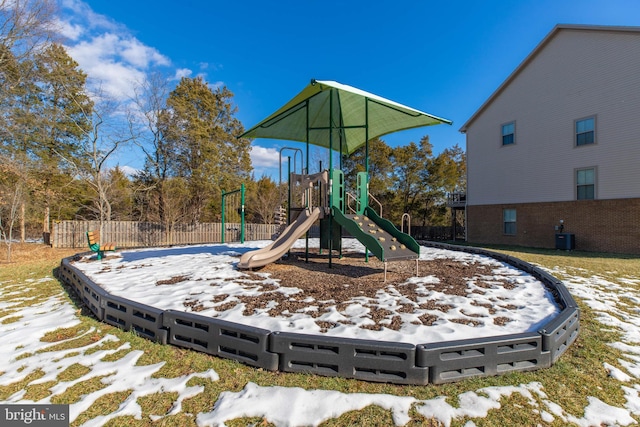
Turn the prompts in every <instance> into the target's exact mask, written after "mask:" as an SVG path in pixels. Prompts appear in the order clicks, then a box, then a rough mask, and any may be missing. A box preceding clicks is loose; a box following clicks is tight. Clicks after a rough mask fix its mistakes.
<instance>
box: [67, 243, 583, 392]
mask: <svg viewBox="0 0 640 427" xmlns="http://www.w3.org/2000/svg"><path fill="white" fill-rule="evenodd" d="M422 244H423V245H425V246H431V247H435V248H442V249H449V250H453V251H463V252H467V253H472V254H478V255H485V256H488V257H491V258H494V259H496V260H498V261H501V262H505V263H507V264H509V265H512V266H513V267H515V268H517V269H519V270H522V271H525V272H527V273H529V274H531V275H533V276H534V277H535V278H536V279H538V280H540V281H541V282H542V283H543V284H544V285H545V287H546V288H547V289H548V290H549V291H550V292H551V294H552V295H553V297H554V299H555V300H556V302H557V303H558V304H559V305H560V307H561V308H562V310H561V312H560V313H559V314H558V315H557V316H555V317H554V318H553V319H551V320H550V321H549V322H547V323H546V324H544V325H543V326H542V327H541V328H540V330H539V331H535V332H527V333H522V334H512V335H503V336H493V337H483V338H475V339H468V340H454V341H446V342H438V343H423V344H417V345H414V344H408V343H399V342H384V341H374V340H360V339H352V338H341V337H329V336H321V335H308V334H296V333H291V332H278V331H275V332H272V331H269V330H267V329H261V328H256V327H253V326H247V325H243V324H238V323H233V322H228V321H224V320H220V319H217V318H213V317H207V316H203V315H199V314H196V313H189V312H182V311H177V310H162V309H158V308H155V307H151V306H148V305H144V304H141V303H138V302H136V301H131V300H129V299H126V298H123V297H120V296H116V295H111V294H109V293H108V292H106V291H105V290H104V289H102V288H101V287H100V286H98V285H97V284H95V283H94V282H93V281H92V280H90V279H89V278H88V277H87V276H86V275H85V274H84V273H82V272H81V271H79V270H78V269H77V268H75V267H74V266H73V265H72V264H71V260H72V259H73V258H75V257H70V258H65V259H63V260H62V262H61V267H60V270H59V272H60V273H59V275H60V278H61V280H63V281H64V282H65V283H66V284H67V285H69V286H70V287H72V288H73V290H74V291H75V292H76V293H77V294H78V296H79V297H80V298H81V299H82V301H83V302H84V303H85V304H86V305H87V307H88V308H89V310H91V312H92V313H93V314H94V315H95V316H96V318H98V319H99V320H101V321H104V322H106V323H109V324H111V325H113V326H116V327H120V328H122V329H125V330H131V331H134V332H136V333H138V334H139V335H141V336H144V337H146V338H149V339H151V340H154V341H157V342H159V343H162V344H172V345H176V346H180V347H186V348H190V349H193V350H197V351H201V352H204V353H208V354H211V355H215V356H220V357H224V358H228V359H233V360H237V361H239V362H242V363H245V364H247V365H250V366H255V367H259V368H263V369H267V370H271V371H275V370H280V371H282V372H304V373H311V374H317V375H324V376H338V377H344V378H353V379H358V380H364V381H374V382H387V383H395V384H414V385H424V384H427V383H433V384H442V383H448V382H454V381H460V380H464V379H466V378H474V377H485V376H493V375H501V374H505V373H508V372H516V371H531V370H536V369H542V368H548V367H550V366H552V365H553V364H554V363H555V362H556V361H557V360H558V358H559V357H560V356H561V355H562V354H563V353H564V352H565V351H567V349H568V348H569V346H570V345H571V344H572V343H573V342H574V341H575V340H576V339H577V337H578V333H579V331H580V311H579V309H578V306H577V304H576V302H575V300H574V299H573V297H572V296H571V294H570V293H569V291H568V290H567V289H566V287H565V286H564V284H563V283H562V282H561V281H560V280H558V279H557V278H555V277H553V275H551V274H549V273H548V272H546V271H544V270H542V269H540V268H538V267H536V266H534V265H532V264H530V263H527V262H525V261H522V260H520V259H518V258H514V257H512V256H509V255H505V254H502V253H498V252H493V251H488V250H485V249H482V248H476V247H467V246H455V245H448V244H444V243H435V242H423V243H422Z"/></svg>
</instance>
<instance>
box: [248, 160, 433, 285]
mask: <svg viewBox="0 0 640 427" xmlns="http://www.w3.org/2000/svg"><path fill="white" fill-rule="evenodd" d="M367 187H368V185H367V174H366V172H360V173H358V176H357V190H356V194H357V196H356V197H355V198H356V202H357V203H356V208H355V209H354V210H353V212H351V213H347V212H346V210H347V206H346V204H345V200H346V191H345V185H344V174H343V173H342V171H341V170H339V169H332V170H330V171H328V170H324V171H322V172H320V173H316V174H296V173H290V174H289V197H288V198H289V209H288V211H289V215H288V217H289V219H290V223H289V225H288V226H287V228H285V230H284V231H283V232H282V233H281V234H280V236H278V237H277V238H276V239H275V241H274V242H273V243H271V244H270V245H268V246H266V247H264V248H261V249H258V250H255V251H251V252H247V253H245V254H244V255H242V257H241V258H240V262H239V263H238V268H240V269H251V268H256V267H262V266H264V265H267V264H269V263H272V262H275V261H277V260H278V259H280V258H281V257H282V256H283V255H284V254H285V253H287V251H289V249H290V248H291V246H293V244H294V243H295V242H296V240H298V239H299V238H301V237H302V236H303V235H305V234H306V233H307V231H308V230H309V228H311V226H312V225H313V224H314V223H315V222H316V221H318V220H319V221H320V249H327V250H329V253H331V251H333V250H337V251H340V253H341V252H342V229H344V230H346V231H347V232H349V234H351V235H352V236H353V237H355V238H356V239H358V240H359V241H360V243H362V244H363V245H364V246H365V248H366V250H367V253H368V252H371V253H372V254H373V255H374V256H375V257H376V258H378V259H379V260H380V261H382V262H384V265H385V280H386V270H387V262H389V261H402V260H414V259H415V260H416V270H417V265H418V264H417V259H418V257H419V256H420V246H419V245H418V243H417V242H416V241H415V240H414V239H413V238H412V237H411V236H409V235H408V234H405V233H403V232H401V231H399V230H398V229H397V228H396V227H395V226H394V225H393V224H392V223H391V222H389V221H387V220H385V219H383V218H381V217H380V216H379V215H378V214H377V213H376V212H375V210H373V209H372V208H371V207H369V204H368V189H367ZM297 199H298V200H299V201H300V202H299V203H296V200H297ZM306 253H307V256H308V245H307V248H306ZM416 273H417V271H416Z"/></svg>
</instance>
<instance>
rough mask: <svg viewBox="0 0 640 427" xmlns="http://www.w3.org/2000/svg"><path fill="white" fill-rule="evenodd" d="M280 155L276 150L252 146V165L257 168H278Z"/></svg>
mask: <svg viewBox="0 0 640 427" xmlns="http://www.w3.org/2000/svg"><path fill="white" fill-rule="evenodd" d="M279 159H280V154H279V152H278V150H276V149H275V148H264V147H260V146H258V145H252V146H251V163H252V164H253V166H254V167H255V168H277V167H278V160H279Z"/></svg>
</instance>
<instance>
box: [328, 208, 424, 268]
mask: <svg viewBox="0 0 640 427" xmlns="http://www.w3.org/2000/svg"><path fill="white" fill-rule="evenodd" d="M333 218H334V219H335V220H336V222H337V223H338V224H340V225H341V226H342V227H343V228H344V229H345V230H347V231H348V232H349V233H350V234H351V235H352V236H353V237H355V238H356V239H358V240H359V241H360V243H362V244H363V245H364V246H365V247H366V248H367V249H368V250H369V251H370V252H371V253H372V254H373V255H374V256H375V257H376V258H378V259H379V260H380V261H401V260H409V259H418V257H419V256H420V245H418V243H417V242H416V241H415V240H414V239H413V237H411V236H409V235H408V234H405V233H402V232H401V231H399V230H398V229H397V228H396V227H395V226H394V225H393V224H392V223H391V222H390V221H389V220H386V219H384V218H381V217H380V216H379V215H378V214H377V213H376V212H375V211H374V210H373V209H371V208H370V207H368V206H367V207H366V208H365V209H364V214H362V215H359V214H343V213H342V212H340V210H339V209H335V208H334V209H333Z"/></svg>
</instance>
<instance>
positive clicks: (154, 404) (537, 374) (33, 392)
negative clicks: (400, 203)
mask: <svg viewBox="0 0 640 427" xmlns="http://www.w3.org/2000/svg"><path fill="white" fill-rule="evenodd" d="M490 249H492V250H496V251H501V252H505V253H508V254H510V255H513V256H516V257H518V258H521V259H523V260H525V261H528V262H532V263H535V264H538V265H541V266H543V267H546V268H554V267H556V266H558V267H561V268H562V269H563V270H564V271H567V272H568V274H572V275H579V276H583V277H590V276H592V275H598V276H600V277H603V278H608V279H611V280H613V279H615V278H616V277H629V278H636V279H638V278H640V260H639V259H638V258H637V257H625V256H612V255H609V254H589V253H578V252H569V253H567V252H558V251H549V250H547V251H545V250H527V249H522V248H505V247H493V248H490ZM62 256H68V255H66V254H64V255H62ZM62 256H59V257H58V258H56V257H55V256H52V257H49V258H47V259H41V258H39V259H35V260H27V261H23V262H14V263H12V264H4V265H2V266H0V288H3V287H6V286H11V287H12V290H17V289H18V287H16V286H14V285H19V284H24V283H26V284H27V285H28V286H25V288H27V289H28V290H26V291H25V293H24V294H21V295H20V296H19V297H21V298H22V297H24V296H25V295H26V296H33V297H38V298H42V297H47V296H51V295H57V294H60V293H61V292H64V293H65V294H68V296H67V297H66V298H68V299H69V301H70V302H71V303H72V304H74V305H75V307H76V309H77V312H78V314H79V318H80V320H81V323H80V324H79V325H77V326H74V327H73V328H66V329H59V330H56V331H54V332H51V333H48V334H47V335H46V336H45V337H44V338H43V341H47V342H50V343H52V344H54V345H53V346H52V347H50V348H49V349H48V350H47V351H53V350H61V349H73V348H79V347H81V346H86V345H88V344H91V343H95V342H97V341H99V340H100V339H102V338H103V337H104V336H106V335H107V334H111V335H115V336H116V337H118V338H119V340H120V341H119V342H106V343H104V344H103V345H102V346H101V347H99V348H96V349H94V350H93V351H99V350H105V349H111V350H115V349H117V348H119V347H120V346H121V345H122V344H123V343H125V342H129V343H130V348H128V349H121V350H119V351H116V352H114V353H113V354H111V355H109V356H106V357H105V359H103V360H105V361H117V360H119V359H121V358H122V357H124V356H125V355H126V354H128V353H129V352H131V351H136V350H140V351H143V352H144V355H143V356H142V357H141V358H140V359H139V361H138V364H139V365H149V364H155V363H159V362H164V366H163V367H162V368H161V369H160V370H159V371H158V372H157V374H156V375H155V376H156V377H164V378H174V377H180V376H183V375H188V374H191V373H200V372H205V371H207V370H208V369H213V370H215V371H216V372H217V373H218V375H219V376H220V380H218V381H211V380H209V379H205V378H193V379H192V380H191V381H190V382H189V384H188V385H201V386H203V387H204V391H203V392H202V393H199V394H196V395H195V396H194V397H192V398H189V399H186V400H185V401H184V402H183V407H182V412H181V413H179V414H177V415H173V416H167V417H164V418H162V419H161V420H159V421H157V422H152V421H151V419H150V416H152V415H164V414H166V413H167V411H169V410H170V408H171V406H172V404H173V402H174V400H175V398H176V396H177V394H176V393H170V392H161V391H160V390H159V391H158V392H157V393H154V394H149V395H146V396H144V397H142V398H140V399H138V403H139V404H140V406H141V408H142V420H136V419H134V418H132V417H120V418H116V419H114V420H112V421H110V422H108V423H107V424H106V425H107V426H151V425H154V426H156V425H157V426H180V427H183V426H195V415H197V414H198V413H200V412H209V411H211V410H212V408H213V405H214V403H215V401H216V400H217V399H218V396H219V395H220V393H222V392H223V391H231V392H237V391H240V390H242V389H243V388H244V387H245V386H246V384H247V383H248V382H254V383H256V384H258V385H261V386H276V385H277V386H284V387H302V388H304V389H308V390H312V389H326V390H337V391H340V392H343V393H384V394H392V395H397V396H413V397H415V398H416V399H419V400H426V399H434V398H436V397H438V396H447V398H448V399H447V402H448V403H450V404H451V405H453V406H457V404H458V403H457V402H458V396H459V395H460V394H461V393H465V392H469V391H473V392H476V391H478V390H479V389H481V388H484V387H492V386H517V385H520V384H529V383H533V382H539V383H541V384H542V387H543V391H544V392H545V393H546V395H547V396H548V397H547V398H548V400H550V401H552V402H555V403H557V404H558V405H560V406H561V407H562V408H563V409H564V410H565V411H566V412H568V413H570V414H572V415H574V416H577V417H581V416H582V415H583V412H584V408H585V406H587V403H588V402H587V398H588V397H589V396H594V397H597V398H599V399H600V400H602V401H603V402H605V403H608V404H610V405H614V406H618V407H623V405H624V403H625V399H624V395H623V391H622V389H621V385H622V383H621V382H619V381H617V380H615V379H612V378H610V377H609V376H608V375H607V372H606V371H605V369H604V368H603V363H605V362H607V363H609V364H611V365H614V366H618V367H620V364H619V362H618V359H620V358H621V357H622V355H621V354H620V353H619V352H618V351H617V350H615V349H613V348H611V347H610V346H609V345H608V343H612V342H616V341H619V340H620V336H619V335H618V334H617V333H616V332H613V331H611V330H610V328H604V327H603V326H602V325H601V324H599V323H598V322H597V321H596V320H595V316H594V313H593V312H592V310H591V309H590V308H589V307H587V306H586V305H584V304H581V303H580V301H578V302H579V304H580V309H581V330H580V335H579V338H578V340H577V341H576V342H575V343H574V344H573V345H572V346H571V347H570V348H569V350H568V351H567V352H566V353H565V354H564V355H563V356H562V357H561V358H560V359H559V360H558V361H557V363H556V364H555V365H554V366H552V367H551V368H549V369H543V370H538V371H534V372H525V373H522V372H518V373H512V374H508V375H503V376H498V377H491V378H479V379H470V380H466V381H461V382H457V383H453V384H446V385H439V386H436V385H427V386H399V385H393V384H377V383H367V382H363V381H356V380H348V379H342V378H331V377H320V376H314V375H304V374H288V373H279V372H269V371H264V370H262V369H257V368H252V367H249V366H245V365H242V364H240V363H238V362H235V361H232V360H227V359H221V358H217V357H213V356H209V355H206V354H203V353H198V352H195V351H190V350H186V349H181V348H177V347H173V346H170V345H161V344H157V343H154V342H151V341H149V340H146V339H144V338H141V337H139V336H136V335H135V334H133V333H130V332H124V331H121V330H119V329H117V328H114V327H111V326H109V325H106V324H104V323H101V322H98V321H97V320H95V319H94V318H93V317H92V316H91V315H90V313H89V312H88V311H87V310H86V309H85V308H84V307H83V306H82V304H80V303H79V301H78V300H77V299H76V298H75V295H74V294H73V292H72V291H71V290H70V289H67V288H66V287H65V286H63V285H62V284H61V283H60V282H58V281H57V280H50V281H38V279H41V278H43V277H51V278H53V271H54V270H55V268H57V266H58V265H59V260H60V258H61V257H62ZM34 281H37V282H34ZM12 298H13V299H14V300H16V301H17V299H16V298H17V297H16V296H14V297H11V296H10V297H7V298H6V299H2V298H1V297H0V301H5V302H6V301H9V300H11V299H12ZM19 304H20V305H23V304H24V305H27V304H28V301H25V302H20V303H19ZM632 309H633V307H632V306H630V308H629V310H632ZM10 314H11V309H8V310H4V311H2V313H0V315H4V316H7V315H8V316H10ZM15 320H16V319H12V317H8V318H6V319H5V320H4V321H3V323H6V322H11V321H15ZM89 331H90V332H89ZM58 342H59V343H60V344H58V345H56V344H55V343H58ZM88 369H89V368H86V367H84V366H81V365H77V364H74V365H72V366H70V367H69V368H68V369H66V370H64V371H63V372H60V373H59V374H58V377H57V379H56V381H58V382H60V381H72V380H75V379H78V378H80V377H81V376H82V375H84V374H86V373H87V372H88ZM1 370H2V369H1V365H0V371H1ZM41 375H42V373H38V372H35V373H33V374H31V375H30V376H29V378H27V379H26V380H24V381H21V382H19V383H16V384H10V385H4V386H0V400H4V399H6V398H7V397H9V396H11V395H12V394H13V393H15V392H16V391H18V390H22V389H25V388H26V395H25V397H24V398H25V399H34V400H38V399H42V398H44V397H46V396H48V395H49V394H50V392H49V390H48V388H49V387H51V386H52V385H53V383H52V382H48V383H45V384H37V385H29V383H30V382H32V381H34V380H35V379H37V378H39V377H40V376H41ZM104 387H105V385H104V384H102V383H101V382H100V380H99V378H92V379H91V380H88V381H83V382H81V383H79V384H77V385H75V386H73V387H70V388H69V389H67V390H66V391H65V392H64V393H63V394H62V395H60V396H56V397H55V398H54V399H53V401H54V403H73V402H77V401H79V400H80V399H81V398H82V396H83V395H85V394H87V393H90V392H91V391H94V390H99V389H101V388H104ZM127 396H128V393H127V392H119V393H113V394H110V395H108V396H105V397H103V398H100V399H99V400H98V401H97V402H96V404H95V405H93V406H92V407H91V408H90V410H89V411H87V412H85V413H83V414H81V415H80V416H79V417H78V418H77V419H76V420H75V421H74V423H72V425H73V426H76V425H80V424H82V423H84V422H86V421H88V420H90V419H91V418H93V417H96V416H98V415H107V414H109V413H111V412H112V411H115V410H116V409H117V408H118V405H120V403H122V402H123V401H124V400H125V399H126V398H127ZM534 397H535V398H536V399H537V400H538V401H539V400H540V398H539V397H538V396H534ZM538 403H540V402H538ZM501 404H502V408H501V409H500V410H492V411H490V412H489V414H488V416H487V417H485V418H473V422H474V423H475V424H476V425H477V426H500V427H502V426H505V425H513V426H515V425H518V426H529V425H531V426H536V425H542V426H545V425H552V426H561V425H563V424H564V423H563V422H562V421H561V420H560V419H559V418H557V417H556V420H555V422H554V423H552V424H548V423H545V422H544V421H543V420H542V417H541V416H540V414H536V413H535V412H534V409H540V408H542V406H540V407H537V408H532V406H531V405H530V404H529V403H528V401H527V400H526V399H525V398H524V397H523V396H522V395H520V394H518V393H515V394H513V395H511V396H510V397H508V398H503V399H502V400H501ZM411 415H412V417H413V418H412V421H411V422H410V423H409V424H408V425H410V426H417V425H422V426H437V425H440V424H439V423H438V422H436V421H434V420H427V419H425V418H423V417H422V416H421V415H420V414H418V413H417V412H416V411H415V410H412V412H411ZM636 419H637V421H640V418H636ZM467 421H468V419H456V420H454V421H453V422H452V426H463V425H464V424H465V423H466V422H467ZM227 425H229V426H245V425H258V426H263V425H264V426H268V425H270V424H268V423H267V422H266V421H265V420H262V419H259V418H245V419H239V420H234V421H232V422H228V423H227ZM344 425H352V426H388V425H393V421H392V418H391V413H390V412H388V411H385V410H383V409H381V408H380V407H376V406H370V407H367V408H365V409H363V410H361V411H352V412H349V413H346V414H343V415H342V416H341V417H339V418H337V419H332V420H329V421H326V422H325V423H323V426H344Z"/></svg>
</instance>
